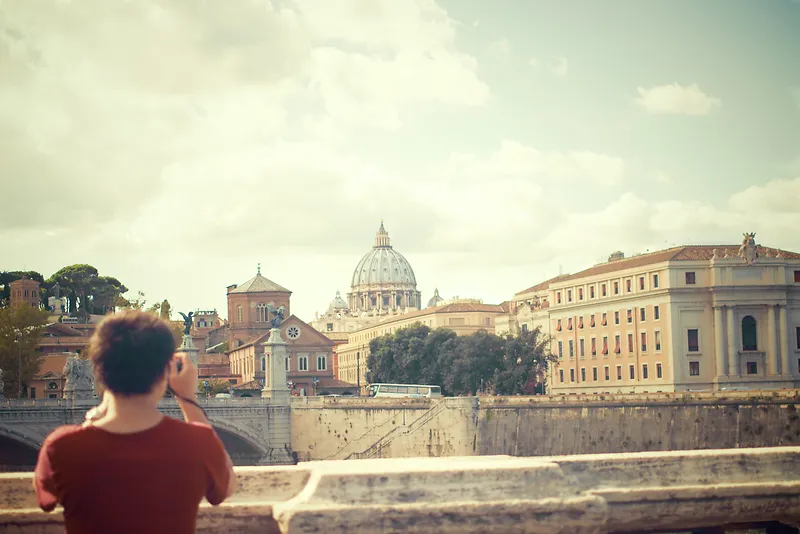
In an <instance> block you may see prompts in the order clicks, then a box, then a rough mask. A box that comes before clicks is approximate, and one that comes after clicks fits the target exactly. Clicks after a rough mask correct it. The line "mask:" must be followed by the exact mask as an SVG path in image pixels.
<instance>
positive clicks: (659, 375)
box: [656, 363, 664, 378]
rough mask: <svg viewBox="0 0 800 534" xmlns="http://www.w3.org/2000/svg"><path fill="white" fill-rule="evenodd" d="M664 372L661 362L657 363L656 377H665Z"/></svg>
mask: <svg viewBox="0 0 800 534" xmlns="http://www.w3.org/2000/svg"><path fill="white" fill-rule="evenodd" d="M663 377H664V374H663V373H662V372H661V364H660V363H657V364H656V378H663Z"/></svg>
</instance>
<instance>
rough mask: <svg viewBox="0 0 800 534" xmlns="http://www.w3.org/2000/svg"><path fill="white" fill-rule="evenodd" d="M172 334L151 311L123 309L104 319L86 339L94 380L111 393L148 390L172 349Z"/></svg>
mask: <svg viewBox="0 0 800 534" xmlns="http://www.w3.org/2000/svg"><path fill="white" fill-rule="evenodd" d="M175 348H176V344H175V337H174V336H173V334H172V330H171V329H170V327H169V324H167V322H166V321H163V320H162V319H160V318H159V317H158V316H157V315H155V314H153V313H146V312H142V311H135V310H130V311H124V312H120V313H115V314H114V315H110V316H109V317H107V318H106V319H104V320H103V321H102V322H101V323H100V324H99V325H98V327H97V330H96V331H95V333H94V335H93V336H92V338H91V339H90V340H89V358H90V359H91V360H92V361H93V362H94V368H95V374H96V375H97V378H98V381H99V382H100V383H102V384H103V385H104V386H105V387H106V388H107V389H109V390H110V391H112V392H113V393H118V394H120V395H141V394H144V393H149V392H150V391H151V390H152V389H153V386H154V385H155V383H156V382H157V381H158V380H159V379H160V378H161V377H162V376H164V369H165V368H166V366H167V365H168V364H169V362H170V360H171V359H172V356H173V354H174V353H175Z"/></svg>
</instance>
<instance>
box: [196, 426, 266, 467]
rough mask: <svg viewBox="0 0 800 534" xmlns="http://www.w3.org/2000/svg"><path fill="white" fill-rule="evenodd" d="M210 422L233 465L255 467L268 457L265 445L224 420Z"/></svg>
mask: <svg viewBox="0 0 800 534" xmlns="http://www.w3.org/2000/svg"><path fill="white" fill-rule="evenodd" d="M210 422H211V425H212V426H213V427H214V430H216V431H217V435H218V436H219V438H220V440H221V441H222V444H223V445H225V450H227V451H228V454H229V455H230V456H231V459H232V460H233V463H234V465H255V464H256V463H258V461H259V460H260V459H262V458H264V457H266V456H268V455H269V449H268V448H267V446H266V444H265V443H263V442H259V441H258V440H257V439H256V438H255V437H254V436H251V435H249V433H248V432H246V431H245V430H243V429H241V428H239V427H238V426H237V425H235V424H233V423H231V422H229V421H226V420H224V419H215V418H212V419H211V420H210Z"/></svg>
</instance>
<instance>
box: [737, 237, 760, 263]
mask: <svg viewBox="0 0 800 534" xmlns="http://www.w3.org/2000/svg"><path fill="white" fill-rule="evenodd" d="M742 235H743V236H744V239H743V240H742V246H741V247H739V257H740V258H742V260H744V262H745V263H746V264H747V265H753V263H754V262H755V261H756V258H757V257H758V245H756V234H755V232H753V233H751V234H748V233H744V234H742Z"/></svg>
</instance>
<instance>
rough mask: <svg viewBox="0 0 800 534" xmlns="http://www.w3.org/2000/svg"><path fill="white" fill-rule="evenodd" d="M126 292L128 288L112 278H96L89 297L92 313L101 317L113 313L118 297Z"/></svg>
mask: <svg viewBox="0 0 800 534" xmlns="http://www.w3.org/2000/svg"><path fill="white" fill-rule="evenodd" d="M127 291H128V288H127V287H125V286H124V285H123V284H122V282H120V281H119V280H117V279H116V278H114V277H113V276H98V277H97V280H96V282H95V284H94V287H93V290H92V295H91V301H92V311H93V312H94V313H100V314H102V315H105V314H106V313H108V312H109V311H114V309H115V308H116V306H117V301H118V300H119V297H120V295H122V294H123V293H126V292H127Z"/></svg>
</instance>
